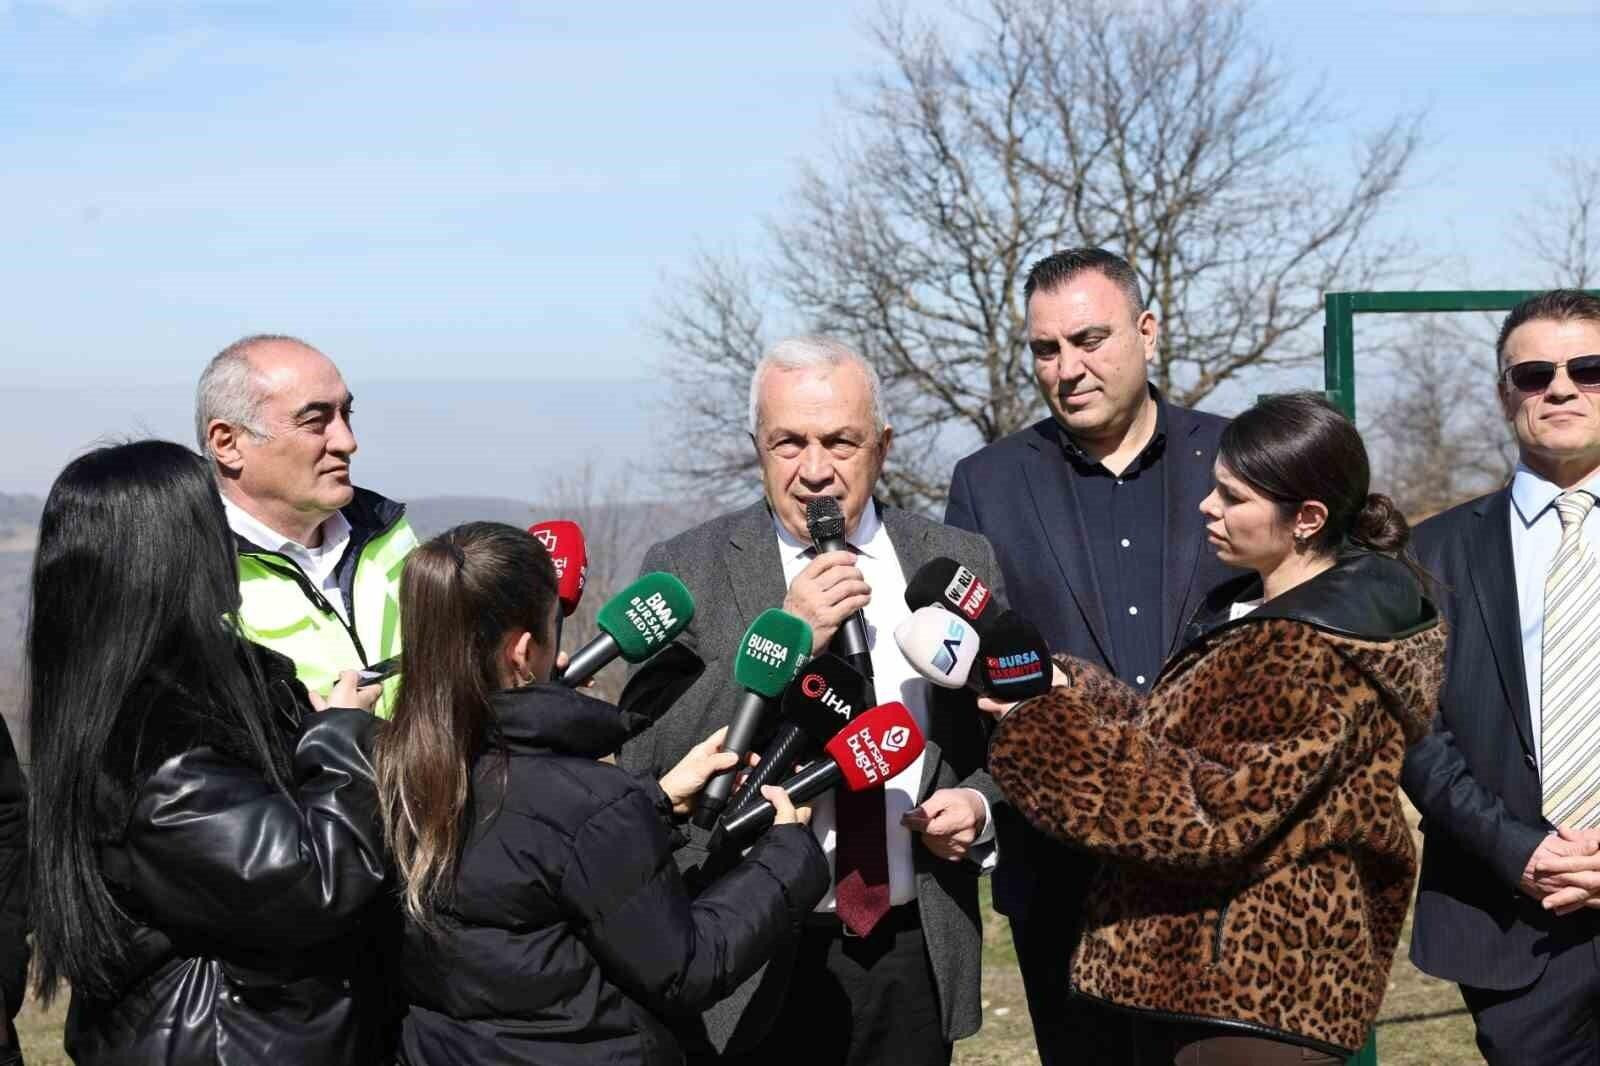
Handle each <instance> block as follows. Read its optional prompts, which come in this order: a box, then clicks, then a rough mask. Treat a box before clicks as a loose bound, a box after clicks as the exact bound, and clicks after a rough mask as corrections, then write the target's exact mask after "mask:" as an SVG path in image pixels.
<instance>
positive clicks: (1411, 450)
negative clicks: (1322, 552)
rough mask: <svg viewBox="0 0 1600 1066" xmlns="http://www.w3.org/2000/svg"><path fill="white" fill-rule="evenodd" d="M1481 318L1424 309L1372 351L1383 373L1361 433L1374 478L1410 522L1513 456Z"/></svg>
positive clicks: (1504, 468)
mask: <svg viewBox="0 0 1600 1066" xmlns="http://www.w3.org/2000/svg"><path fill="white" fill-rule="evenodd" d="M1480 326H1481V323H1479V322H1478V321H1476V320H1472V319H1469V320H1465V321H1463V320H1460V319H1457V318H1455V317H1453V316H1452V317H1449V318H1442V317H1437V316H1428V317H1426V318H1423V319H1420V320H1417V321H1414V322H1412V323H1410V324H1409V326H1408V327H1406V328H1404V329H1402V331H1401V332H1400V334H1399V337H1398V339H1397V340H1396V341H1395V342H1393V343H1391V344H1389V345H1386V348H1387V349H1388V350H1387V351H1382V352H1379V353H1375V354H1377V355H1379V356H1380V358H1381V361H1382V363H1383V365H1385V366H1386V367H1388V376H1387V378H1386V380H1385V388H1384V393H1385V396H1386V399H1385V400H1383V401H1382V402H1381V403H1380V404H1379V405H1378V408H1377V414H1376V415H1375V417H1373V419H1372V420H1371V422H1370V424H1369V428H1368V433H1367V436H1368V441H1369V442H1370V444H1371V446H1372V453H1373V465H1374V468H1375V469H1374V472H1373V481H1374V485H1375V488H1376V490H1377V491H1380V492H1386V493H1388V494H1389V495H1390V496H1392V497H1393V498H1394V501H1395V503H1396V504H1398V505H1399V507H1400V509H1401V510H1402V511H1403V512H1404V513H1405V514H1406V515H1407V516H1408V517H1409V518H1410V519H1411V520H1412V521H1414V522H1415V521H1420V520H1422V519H1423V518H1426V517H1428V516H1429V515H1433V514H1437V513H1438V512H1440V511H1443V510H1445V509H1446V508H1448V507H1452V506H1454V505H1455V504H1458V503H1461V502H1462V501H1464V500H1468V499H1471V498H1472V497H1473V496H1477V495H1480V494H1482V493H1485V492H1489V491H1492V490H1493V489H1495V488H1497V487H1499V486H1500V485H1503V484H1505V480H1506V478H1507V477H1508V476H1510V473H1511V470H1512V467H1513V465H1514V464H1515V462H1516V448H1515V446H1514V444H1513V443H1512V439H1511V435H1510V432H1509V430H1508V429H1507V426H1506V422H1505V417H1504V415H1503V414H1502V413H1501V411H1500V406H1499V401H1498V399H1497V397H1496V394H1495V376H1494V375H1495V357H1494V336H1493V331H1492V330H1489V331H1488V333H1487V335H1485V330H1484V329H1482V328H1479V327H1480Z"/></svg>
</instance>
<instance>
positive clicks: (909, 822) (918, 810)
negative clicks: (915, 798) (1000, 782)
mask: <svg viewBox="0 0 1600 1066" xmlns="http://www.w3.org/2000/svg"><path fill="white" fill-rule="evenodd" d="M983 812H984V805H983V797H982V796H981V795H979V794H978V793H977V792H976V791H974V790H973V789H970V788H941V789H940V790H939V791H937V792H935V793H934V794H933V795H931V796H929V797H928V798H927V799H925V800H923V801H922V804H921V805H920V806H917V807H913V808H912V809H911V810H909V811H907V812H906V813H905V814H902V815H901V816H900V824H901V825H903V826H905V827H906V828H907V829H909V830H911V831H912V832H913V833H921V834H922V842H923V844H925V845H927V848H928V850H929V851H931V852H933V853H934V854H935V855H937V856H939V858H941V859H949V860H950V861H951V862H956V861H958V860H960V859H964V858H966V857H967V851H968V850H969V849H970V848H971V847H972V842H973V841H974V840H977V839H978V834H979V833H981V832H983V827H984V824H985V822H984V814H983Z"/></svg>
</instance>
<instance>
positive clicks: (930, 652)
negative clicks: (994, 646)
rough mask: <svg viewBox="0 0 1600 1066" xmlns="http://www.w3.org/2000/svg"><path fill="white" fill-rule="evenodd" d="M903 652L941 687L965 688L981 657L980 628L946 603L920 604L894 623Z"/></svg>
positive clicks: (910, 661)
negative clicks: (979, 649)
mask: <svg viewBox="0 0 1600 1066" xmlns="http://www.w3.org/2000/svg"><path fill="white" fill-rule="evenodd" d="M894 642H895V643H896V644H897V645H899V647H900V654H901V655H904V656H905V659H906V662H908V663H910V664H911V668H912V669H913V670H915V671H916V672H917V673H918V674H921V675H922V676H923V677H925V678H927V679H928V681H929V683H931V684H934V685H937V686H939V687H940V688H965V687H967V680H968V678H969V677H971V675H972V664H973V663H974V662H976V661H977V658H978V645H979V641H978V631H977V630H976V629H974V628H973V627H972V625H971V623H969V622H968V621H967V620H966V619H964V618H961V617H959V616H957V615H955V614H952V613H951V612H949V611H947V610H945V609H944V608H943V607H940V606H937V605H935V604H929V605H928V606H926V607H918V608H917V609H916V610H915V611H913V612H912V613H911V614H910V616H909V617H907V618H905V619H903V620H902V621H901V623H900V624H899V625H897V626H895V627H894Z"/></svg>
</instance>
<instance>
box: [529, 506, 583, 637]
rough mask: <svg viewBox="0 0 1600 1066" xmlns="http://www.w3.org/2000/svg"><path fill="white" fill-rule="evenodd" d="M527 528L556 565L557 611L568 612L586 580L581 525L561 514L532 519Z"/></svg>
mask: <svg viewBox="0 0 1600 1066" xmlns="http://www.w3.org/2000/svg"><path fill="white" fill-rule="evenodd" d="M528 532H529V533H532V534H533V535H534V536H535V537H537V538H538V539H539V543H540V544H543V545H544V550H545V551H547V552H549V553H550V561H551V562H552V563H554V564H555V567H556V590H557V595H559V596H560V597H561V613H562V614H563V615H567V616H570V615H571V614H572V612H573V611H576V610H577V609H578V601H579V600H581V599H583V586H584V583H585V582H587V581H588V580H589V549H588V548H587V547H586V546H585V544H584V542H583V528H582V527H581V526H579V525H578V523H576V522H568V521H567V520H566V519H563V518H555V519H551V520H550V521H548V522H536V523H534V524H533V525H531V526H529V527H528Z"/></svg>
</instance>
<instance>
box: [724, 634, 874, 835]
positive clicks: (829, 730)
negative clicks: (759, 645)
mask: <svg viewBox="0 0 1600 1066" xmlns="http://www.w3.org/2000/svg"><path fill="white" fill-rule="evenodd" d="M781 707H782V711H783V724H782V725H781V726H779V727H778V731H777V733H776V734H775V735H774V736H773V738H772V741H771V743H769V744H768V745H767V747H766V750H765V751H763V752H762V753H761V762H760V763H759V764H757V766H756V768H755V769H754V770H752V771H750V775H749V776H748V777H747V778H745V782H744V784H743V785H740V786H739V791H738V792H737V793H735V794H734V797H733V799H732V800H730V801H729V802H728V806H727V809H728V810H729V811H730V812H732V813H734V814H737V813H738V812H740V811H742V810H744V808H745V807H747V806H749V805H750V804H752V803H757V802H759V798H758V797H759V796H760V795H761V794H762V793H761V789H762V787H763V786H765V785H770V784H774V783H776V782H778V781H781V780H783V779H784V778H785V777H787V776H789V774H790V773H791V772H792V771H793V769H794V766H795V764H796V763H798V762H804V761H808V760H810V759H811V758H812V757H813V756H814V755H815V754H816V753H817V752H819V751H821V750H822V746H823V745H824V744H826V743H827V742H828V741H829V740H831V739H833V737H834V735H835V734H836V733H838V732H839V730H840V729H842V728H844V726H845V724H846V723H848V722H849V721H850V720H851V719H853V718H855V717H856V716H857V715H859V714H860V713H861V712H863V711H865V710H866V709H867V681H866V678H864V677H862V676H861V674H860V673H859V672H857V670H856V668H855V667H853V666H851V665H850V664H849V663H847V662H845V661H844V660H843V659H841V658H839V657H838V656H837V655H834V654H832V653H829V654H827V655H819V656H817V657H816V658H815V659H812V660H811V661H810V662H808V663H806V665H805V669H804V670H802V671H800V676H798V677H797V678H795V679H794V680H793V681H791V682H790V683H789V687H788V688H786V689H784V690H783V701H782V704H781Z"/></svg>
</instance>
